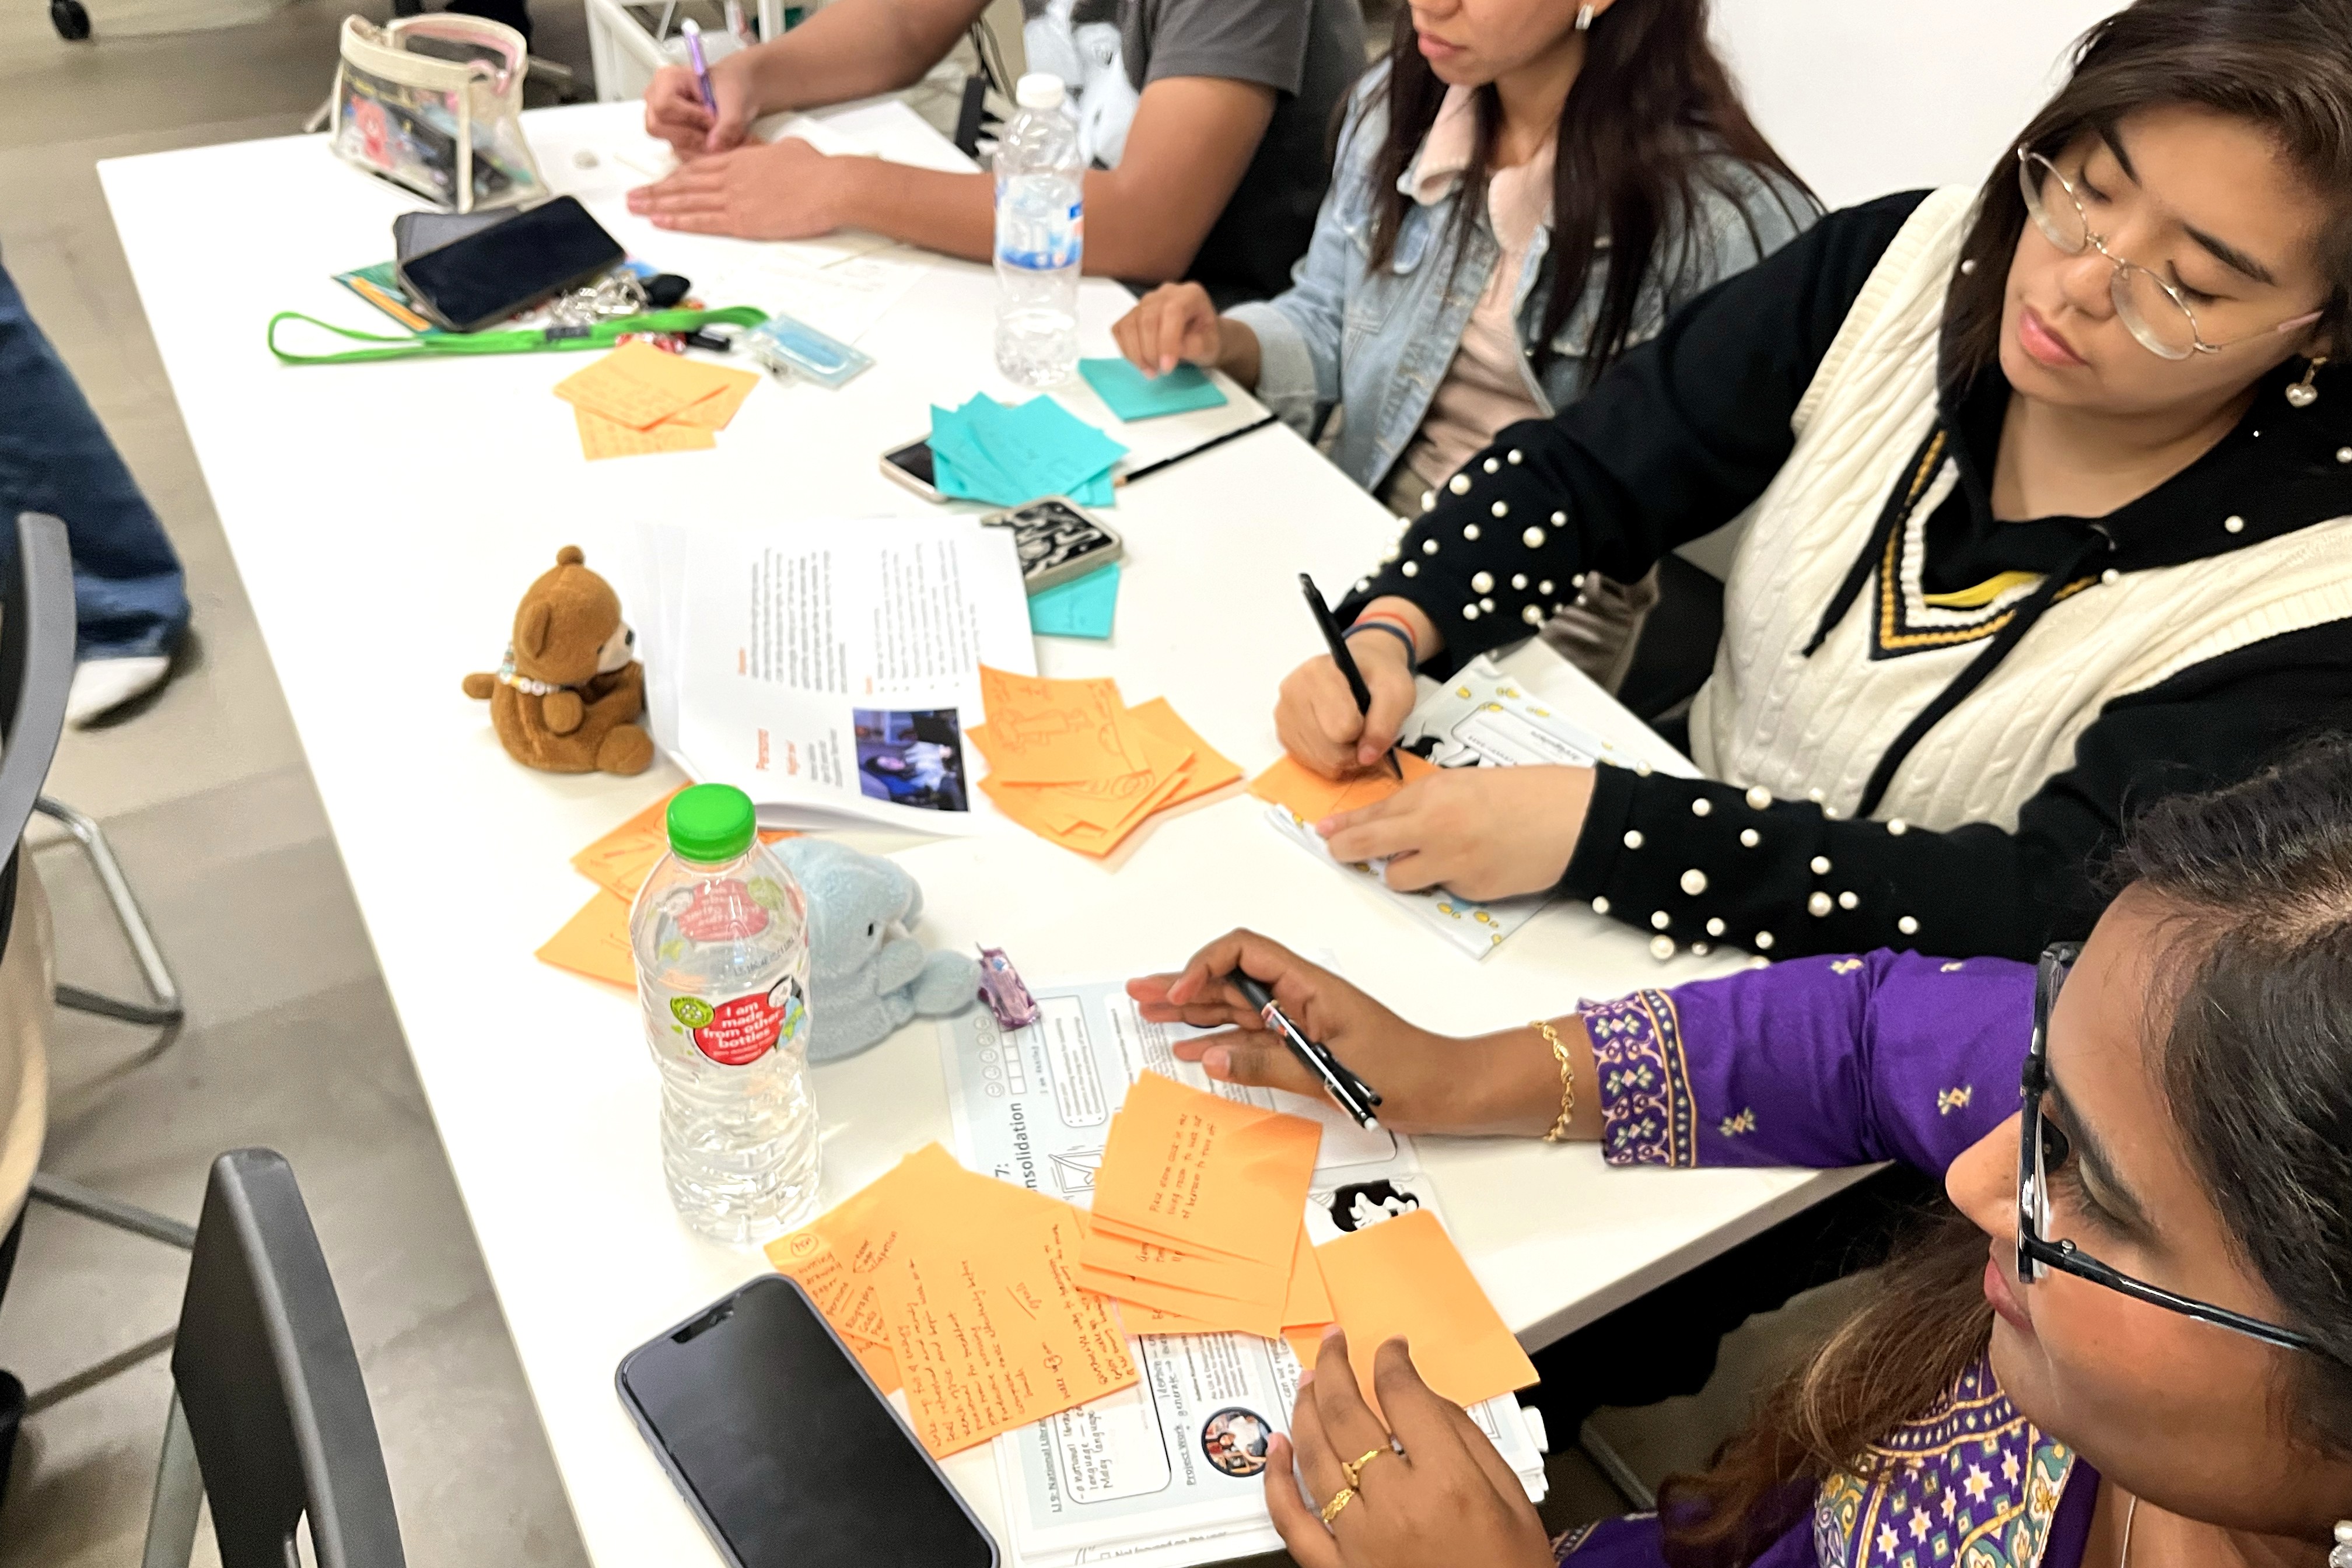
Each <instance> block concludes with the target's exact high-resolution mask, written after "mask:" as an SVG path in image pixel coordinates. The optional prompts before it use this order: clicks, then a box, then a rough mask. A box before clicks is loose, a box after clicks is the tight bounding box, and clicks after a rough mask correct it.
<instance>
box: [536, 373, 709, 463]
mask: <svg viewBox="0 0 2352 1568" xmlns="http://www.w3.org/2000/svg"><path fill="white" fill-rule="evenodd" d="M656 352H659V351H656ZM572 417H573V420H574V422H575V423H577V424H578V425H579V426H580V452H581V455H582V456H583V457H584V458H587V459H588V460H589V461H590V462H592V463H593V462H599V461H602V460H603V459H604V458H642V457H644V456H646V454H647V453H649V452H698V451H704V450H707V449H709V447H716V446H717V445H719V437H717V436H716V435H714V434H712V433H711V432H710V431H709V430H698V429H696V428H695V427H694V426H690V425H671V424H657V425H653V426H647V427H646V428H645V429H643V430H637V429H632V428H631V427H630V426H626V425H624V424H621V423H620V422H619V421H618V420H614V419H607V418H605V417H604V416H603V415H601V414H592V413H591V412H589V411H588V410H587V409H585V408H574V409H573V410H572Z"/></svg>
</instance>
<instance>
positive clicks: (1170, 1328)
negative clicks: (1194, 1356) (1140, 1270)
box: [1081, 1276, 1226, 1337]
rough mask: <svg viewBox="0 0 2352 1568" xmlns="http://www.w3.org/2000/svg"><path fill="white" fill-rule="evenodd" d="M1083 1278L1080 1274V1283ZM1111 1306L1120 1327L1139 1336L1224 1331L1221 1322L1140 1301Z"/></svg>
mask: <svg viewBox="0 0 2352 1568" xmlns="http://www.w3.org/2000/svg"><path fill="white" fill-rule="evenodd" d="M1083 1279H1084V1277H1083V1276H1081V1282H1082V1283H1083ZM1111 1307H1112V1309H1113V1310H1116V1311H1117V1312H1118V1321H1119V1325H1120V1327H1122V1328H1124V1329H1125V1330H1126V1331H1128V1333H1129V1334H1130V1335H1133V1336H1136V1337H1140V1336H1142V1335H1144V1334H1222V1333H1224V1332H1225V1331H1226V1329H1225V1327H1224V1325H1223V1324H1222V1323H1212V1322H1208V1321H1204V1320H1202V1319H1200V1318H1191V1317H1187V1316H1185V1315H1184V1314H1183V1313H1181V1312H1171V1311H1169V1310H1167V1309H1165V1308H1162V1307H1151V1306H1146V1305H1145V1304H1144V1303H1143V1302H1141V1301H1118V1300H1114V1301H1113V1302H1112V1303H1111Z"/></svg>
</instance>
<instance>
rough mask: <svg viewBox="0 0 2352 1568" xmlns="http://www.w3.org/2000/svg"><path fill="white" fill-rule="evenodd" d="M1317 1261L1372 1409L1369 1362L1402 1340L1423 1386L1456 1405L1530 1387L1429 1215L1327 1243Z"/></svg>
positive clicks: (1522, 1362) (1516, 1352)
mask: <svg viewBox="0 0 2352 1568" xmlns="http://www.w3.org/2000/svg"><path fill="white" fill-rule="evenodd" d="M1315 1257H1316V1261H1317V1262H1318V1263H1319V1264H1320V1265H1321V1266H1322V1269H1323V1281H1324V1284H1325V1285H1326V1286H1327V1287H1328V1289H1329V1290H1330V1292H1331V1306H1332V1310H1333V1311H1334V1312H1335V1313H1337V1315H1338V1321H1339V1326H1340V1327H1341V1328H1343V1329H1345V1330H1347V1331H1348V1350H1349V1355H1350V1357H1351V1358H1352V1359H1353V1361H1354V1362H1355V1366H1356V1376H1357V1379H1358V1381H1360V1383H1361V1384H1363V1389H1364V1397H1365V1399H1367V1400H1368V1401H1370V1404H1371V1406H1372V1408H1373V1409H1375V1410H1378V1409H1379V1408H1380V1403H1381V1402H1380V1396H1379V1395H1378V1394H1375V1393H1374V1392H1373V1390H1372V1356H1373V1353H1374V1352H1377V1351H1378V1350H1379V1349H1380V1347H1381V1344H1382V1343H1383V1342H1386V1341H1388V1340H1391V1339H1393V1338H1395V1337H1396V1336H1397V1335H1399V1334H1402V1335H1403V1336H1404V1337H1405V1338H1406V1340H1407V1341H1409V1342H1411V1344H1412V1364H1413V1366H1414V1367H1415V1368H1416V1369H1417V1370H1418V1371H1419V1372H1420V1373H1421V1375H1422V1378H1423V1381H1425V1382H1426V1383H1427V1384H1429V1386H1430V1387H1432V1388H1433V1389H1435V1390H1436V1391H1437V1392H1438V1393H1440V1394H1444V1396H1445V1397H1446V1398H1448V1399H1450V1400H1452V1401H1454V1403H1455V1404H1456V1405H1475V1404H1477V1403H1478V1402H1479V1401H1480V1400H1483V1399H1492V1398H1493V1397H1495V1395H1496V1394H1508V1393H1510V1392H1511V1391H1512V1390H1513V1389H1515V1388H1525V1387H1527V1386H1528V1385H1529V1384H1532V1383H1534V1382H1535V1381H1536V1369H1535V1363H1532V1362H1530V1361H1528V1356H1527V1352H1525V1351H1523V1350H1521V1349H1520V1348H1519V1342H1518V1341H1517V1340H1516V1339H1514V1338H1512V1337H1511V1331H1510V1329H1509V1328H1508V1326H1507V1325H1506V1324H1505V1323H1504V1321H1503V1318H1502V1314H1501V1313H1499V1312H1497V1311H1496V1310H1495V1304H1494V1303H1493V1302H1492V1301H1489V1300H1487V1299H1486V1291H1484V1290H1482V1289H1479V1288H1478V1281H1477V1279H1475V1277H1474V1276H1473V1275H1472V1274H1471V1272H1470V1266H1469V1264H1467V1263H1465V1262H1464V1261H1463V1258H1462V1254H1461V1252H1460V1251H1459V1250H1458V1249H1456V1248H1455V1247H1454V1238H1453V1237H1449V1236H1447V1235H1446V1234H1445V1227H1444V1226H1442V1225H1440V1224H1438V1223H1437V1216H1436V1215H1433V1214H1432V1213H1430V1212H1429V1211H1428V1210H1427V1209H1417V1210H1415V1211H1413V1212H1412V1213H1411V1214H1407V1215H1399V1216H1398V1217H1397V1218H1395V1219H1391V1220H1384V1221H1382V1222H1381V1224H1379V1225H1375V1226H1366V1227H1365V1228H1364V1229H1362V1230H1359V1231H1356V1232H1354V1233H1352V1234H1350V1235H1348V1236H1343V1237H1339V1239H1338V1240H1337V1241H1327V1242H1325V1243H1324V1244H1323V1245H1322V1246H1320V1247H1317V1248H1316V1249H1315Z"/></svg>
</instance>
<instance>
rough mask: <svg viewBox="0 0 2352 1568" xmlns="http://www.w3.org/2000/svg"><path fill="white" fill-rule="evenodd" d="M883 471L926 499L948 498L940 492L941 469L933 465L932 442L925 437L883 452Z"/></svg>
mask: <svg viewBox="0 0 2352 1568" xmlns="http://www.w3.org/2000/svg"><path fill="white" fill-rule="evenodd" d="M882 471H883V472H884V473H885V474H887V475H888V476H889V477H890V478H891V479H896V480H898V482H899V483H900V484H902V485H904V486H906V487H907V488H908V489H910V490H912V491H914V492H915V493H916V494H917V495H919V496H920V497H922V498H923V499H924V500H939V501H943V500H947V499H948V498H947V497H945V496H943V495H941V494H940V486H939V470H938V469H936V468H933V467H932V466H931V443H930V442H929V439H928V438H926V437H920V436H918V437H915V439H913V440H911V441H908V442H907V443H906V444H905V445H903V446H898V447H891V448H890V449H889V450H888V451H887V452H885V453H883V454H882Z"/></svg>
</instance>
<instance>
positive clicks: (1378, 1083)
mask: <svg viewBox="0 0 2352 1568" xmlns="http://www.w3.org/2000/svg"><path fill="white" fill-rule="evenodd" d="M1236 969H1238V970H1240V971H1241V972H1242V973H1245V974H1248V975H1251V976H1253V977H1255V979H1258V980H1260V981H1263V982H1265V984H1267V985H1268V986H1270V987H1272V988H1273V991H1274V999H1275V1002H1276V1005H1278V1006H1280V1007H1281V1008H1282V1010H1283V1011H1284V1012H1285V1013H1286V1014H1287V1015H1288V1016H1290V1018H1291V1020H1292V1021H1293V1022H1295V1023H1296V1024H1297V1026H1299V1027H1300V1028H1301V1029H1303V1030H1304V1031H1306V1033H1307V1036H1308V1037H1309V1038H1311V1039H1315V1040H1319V1041H1320V1042H1322V1044H1323V1045H1325V1046H1326V1047H1329V1049H1330V1051H1331V1054H1332V1055H1333V1056H1335V1057H1337V1058H1339V1060H1340V1061H1341V1062H1343V1063H1345V1064H1346V1065H1347V1067H1348V1068H1349V1070H1351V1071H1353V1072H1354V1073H1356V1074H1357V1075H1358V1076H1359V1077H1360V1078H1362V1079H1364V1080H1365V1081H1366V1082H1368V1083H1370V1084H1372V1085H1374V1086H1375V1087H1377V1088H1378V1089H1380V1091H1381V1108H1380V1116H1381V1125H1382V1126H1384V1127H1391V1128H1393V1129H1395V1130H1396V1131H1400V1132H1460V1133H1477V1134H1487V1135H1495V1136H1504V1137H1525V1138H1539V1137H1541V1136H1543V1134H1545V1133H1546V1132H1548V1131H1550V1130H1551V1127H1552V1123H1553V1122H1554V1121H1557V1120H1558V1119H1559V1107H1560V1083H1559V1062H1558V1060H1557V1059H1556V1058H1554V1057H1553V1055H1552V1052H1551V1047H1549V1045H1547V1044H1546V1043H1545V1042H1544V1038H1543V1037H1542V1036H1541V1035H1540V1034H1538V1032H1537V1031H1536V1030H1534V1029H1532V1028H1528V1027H1527V1026H1524V1025H1522V1026H1519V1027H1517V1028H1516V1029H1506V1030H1503V1031H1501V1032H1500V1033H1497V1034H1493V1035H1482V1036H1476V1037H1470V1038H1455V1037H1451V1036H1445V1035H1438V1034H1433V1033H1432V1032H1431V1031H1429V1030H1427V1029H1423V1028H1418V1027H1416V1026H1413V1025H1412V1024H1408V1023H1406V1022H1405V1021H1404V1020H1403V1019H1402V1018H1400V1017H1398V1016H1396V1015H1395V1014H1394V1013H1392V1012H1391V1011H1390V1010H1389V1009H1388V1008H1386V1007H1383V1006H1382V1005H1380V1004H1379V1003H1378V1002H1375V1001H1373V1000H1372V999H1371V998H1370V996H1367V995H1366V994H1364V993H1363V992H1361V991H1359V990H1358V989H1356V987H1354V986H1352V985H1350V984H1348V983H1347V982H1346V981H1344V980H1342V979H1340V978H1339V976H1338V975H1336V974H1333V973H1330V971H1328V970H1326V969H1322V968H1319V967H1318V966H1317V965H1315V964H1312V963H1307V961H1306V960H1305V959H1303V958H1300V957H1299V956H1298V955H1297V953H1294V952H1291V951H1290V950H1289V949H1287V948H1286V947H1284V946H1283V945H1282V944H1281V943H1279V942H1272V941H1269V940H1267V939H1266V938H1265V937H1262V936H1260V935H1258V934H1257V933H1256V932H1255V931H1233V932H1230V933H1228V934H1227V935H1224V936H1221V937H1219V938H1218V939H1217V940H1216V941H1214V942H1211V943H1209V945H1208V946H1206V947H1204V948H1202V950H1201V951H1200V952H1196V953H1194V954H1193V955H1192V958H1191V960H1190V961H1189V962H1187V963H1185V965H1184V967H1183V968H1182V969H1181V970H1179V971H1176V972H1174V973H1164V974H1151V975H1146V976H1144V977H1143V978H1141V979H1138V980H1130V981H1129V982H1128V983H1127V994H1129V996H1131V997H1133V998H1134V999H1135V1000H1136V1001H1137V1002H1138V1003H1139V1004H1140V1005H1141V1007H1142V1011H1143V1016H1145V1017H1146V1018H1148V1019H1150V1020H1151V1021H1152V1022H1154V1023H1161V1024H1174V1023H1182V1024H1190V1025H1192V1026H1194V1027H1196V1028H1208V1029H1223V1030H1225V1031H1227V1032H1226V1033H1223V1034H1218V1035H1212V1036H1210V1037H1207V1038H1205V1039H1198V1040H1183V1041H1179V1042H1178V1043H1177V1046H1176V1055H1177V1057H1178V1058H1180V1059H1181V1060H1184V1061H1192V1062H1199V1063H1200V1064H1201V1065H1202V1068H1205V1069H1206V1070H1207V1072H1208V1074H1209V1076H1210V1077H1211V1078H1213V1079H1220V1080H1222V1081H1223V1082H1226V1083H1241V1084H1253V1085H1258V1086H1261V1087H1264V1088H1267V1089H1288V1090H1290V1091H1291V1092H1293V1093H1295V1094H1301V1095H1307V1096H1309V1097H1312V1098H1315V1099H1328V1096H1327V1095H1325V1093H1324V1091H1323V1086H1322V1084H1321V1082H1320V1081H1319V1080H1318V1079H1317V1078H1316V1077H1315V1075H1314V1074H1313V1073H1312V1072H1311V1071H1309V1070H1308V1069H1307V1067H1306V1066H1305V1064H1303V1063H1301V1062H1300V1061H1299V1060H1298V1059H1297V1058H1296V1057H1294V1056H1292V1055H1291V1054H1290V1052H1289V1050H1288V1049H1287V1048H1286V1047H1284V1045H1283V1044H1282V1042H1281V1041H1280V1040H1279V1039H1277V1038H1276V1037H1275V1036H1274V1035H1273V1034H1272V1033H1271V1032H1269V1031H1268V1030H1267V1028H1266V1026H1265V1021H1264V1020H1263V1019H1261V1018H1260V1017H1259V1016H1258V1012H1257V1009H1256V1008H1255V1007H1254V1006H1252V1005H1250V1001H1249V999H1248V998H1247V997H1246V996H1244V995H1243V994H1242V992H1241V988H1240V987H1239V986H1237V985H1235V984H1233V983H1232V981H1231V980H1230V979H1229V978H1228V977H1229V976H1230V975H1231V974H1232V973H1234V970H1236ZM1555 1026H1556V1027H1557V1029H1558V1031H1559V1037H1560V1040H1561V1042H1562V1043H1563V1044H1564V1045H1566V1046H1567V1047H1568V1049H1569V1055H1570V1071H1571V1073H1572V1074H1573V1075H1574V1077H1575V1079H1576V1085H1577V1112H1576V1119H1575V1121H1574V1123H1573V1124H1572V1128H1571V1131H1572V1132H1573V1134H1574V1135H1575V1136H1577V1137H1582V1138H1593V1137H1598V1136H1599V1135H1600V1131H1601V1115H1600V1110H1599V1101H1600V1095H1599V1094H1598V1092H1597V1091H1596V1090H1595V1089H1594V1088H1593V1079H1592V1052H1591V1047H1590V1046H1589V1045H1588V1044H1587V1043H1586V1041H1585V1038H1584V1030H1583V1027H1582V1026H1580V1024H1579V1023H1578V1022H1577V1021H1576V1020H1575V1019H1574V1018H1573V1017H1570V1018H1569V1019H1566V1020H1565V1021H1559V1020H1556V1021H1555Z"/></svg>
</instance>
